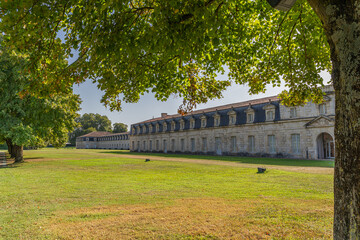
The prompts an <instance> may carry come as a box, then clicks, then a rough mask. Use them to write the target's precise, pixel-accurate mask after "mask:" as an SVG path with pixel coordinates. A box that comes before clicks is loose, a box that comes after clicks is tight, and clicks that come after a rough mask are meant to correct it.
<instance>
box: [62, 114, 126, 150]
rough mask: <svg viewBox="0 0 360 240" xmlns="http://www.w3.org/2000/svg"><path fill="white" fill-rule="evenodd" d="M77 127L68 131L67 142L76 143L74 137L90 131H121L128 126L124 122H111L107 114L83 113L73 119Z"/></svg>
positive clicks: (124, 130)
mask: <svg viewBox="0 0 360 240" xmlns="http://www.w3.org/2000/svg"><path fill="white" fill-rule="evenodd" d="M75 121H76V122H77V123H78V127H77V128H76V129H75V130H74V131H73V132H71V133H69V142H70V143H71V144H72V145H75V144H76V138H77V137H79V136H82V135H85V134H88V133H91V132H99V131H104V132H113V133H122V132H126V131H127V130H128V126H127V125H126V124H124V123H114V124H113V125H112V124H111V121H110V119H109V118H108V117H107V116H105V115H104V116H103V115H100V114H98V113H85V114H84V115H82V116H80V117H78V118H76V119H75Z"/></svg>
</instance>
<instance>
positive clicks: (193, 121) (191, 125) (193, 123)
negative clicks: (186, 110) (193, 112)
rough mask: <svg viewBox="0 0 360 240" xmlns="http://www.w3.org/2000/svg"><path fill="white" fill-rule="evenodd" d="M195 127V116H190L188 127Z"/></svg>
mask: <svg viewBox="0 0 360 240" xmlns="http://www.w3.org/2000/svg"><path fill="white" fill-rule="evenodd" d="M194 128H195V118H193V117H191V118H190V129H194Z"/></svg>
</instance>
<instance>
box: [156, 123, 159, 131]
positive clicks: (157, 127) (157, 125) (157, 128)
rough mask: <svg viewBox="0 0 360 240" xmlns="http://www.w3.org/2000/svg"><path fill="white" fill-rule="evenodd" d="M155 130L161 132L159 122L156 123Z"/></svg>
mask: <svg viewBox="0 0 360 240" xmlns="http://www.w3.org/2000/svg"><path fill="white" fill-rule="evenodd" d="M155 130H156V132H159V124H158V123H156V125H155Z"/></svg>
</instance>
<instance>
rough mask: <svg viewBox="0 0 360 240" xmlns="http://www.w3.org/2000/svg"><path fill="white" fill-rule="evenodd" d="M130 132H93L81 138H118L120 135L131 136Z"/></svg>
mask: <svg viewBox="0 0 360 240" xmlns="http://www.w3.org/2000/svg"><path fill="white" fill-rule="evenodd" d="M129 133H130V132H123V133H111V132H104V131H99V132H91V133H88V134H85V135H82V136H79V137H111V136H118V135H124V134H129Z"/></svg>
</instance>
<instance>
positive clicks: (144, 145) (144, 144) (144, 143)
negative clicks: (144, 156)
mask: <svg viewBox="0 0 360 240" xmlns="http://www.w3.org/2000/svg"><path fill="white" fill-rule="evenodd" d="M143 147H144V151H146V141H144V142H143Z"/></svg>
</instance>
